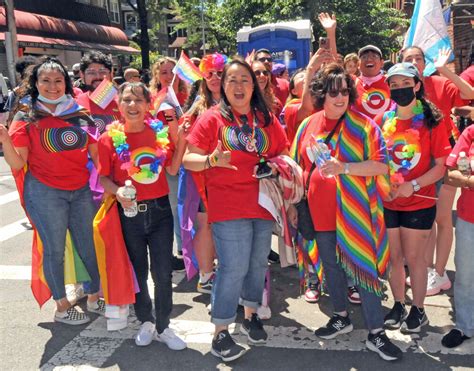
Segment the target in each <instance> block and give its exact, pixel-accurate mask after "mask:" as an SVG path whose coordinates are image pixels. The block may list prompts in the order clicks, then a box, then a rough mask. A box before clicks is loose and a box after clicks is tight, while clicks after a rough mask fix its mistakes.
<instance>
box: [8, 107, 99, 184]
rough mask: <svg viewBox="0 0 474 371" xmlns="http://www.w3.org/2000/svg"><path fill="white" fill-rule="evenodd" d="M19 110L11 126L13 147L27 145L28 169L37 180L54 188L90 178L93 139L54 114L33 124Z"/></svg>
mask: <svg viewBox="0 0 474 371" xmlns="http://www.w3.org/2000/svg"><path fill="white" fill-rule="evenodd" d="M23 115H24V114H23V113H19V114H18V115H17V116H16V117H15V119H14V120H13V122H12V124H11V126H10V130H9V132H10V136H11V138H12V142H13V145H14V146H15V147H26V148H28V170H29V171H31V174H32V175H33V176H34V177H35V178H37V179H38V180H39V181H40V182H42V183H44V184H46V185H48V186H50V187H53V188H57V189H63V190H68V191H72V190H77V189H80V188H82V187H84V186H85V185H86V184H87V183H88V181H89V170H87V161H88V157H87V156H88V152H87V147H88V146H89V144H91V143H95V142H96V141H95V139H93V138H92V137H90V136H89V135H87V133H86V132H85V131H84V130H83V129H81V128H79V127H75V126H73V125H71V124H69V123H67V122H65V121H63V120H61V119H59V118H57V117H53V116H47V117H44V118H41V119H39V120H38V121H36V122H35V123H31V124H27V123H26V122H25V121H23V119H22V116H23Z"/></svg>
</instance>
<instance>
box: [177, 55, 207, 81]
mask: <svg viewBox="0 0 474 371" xmlns="http://www.w3.org/2000/svg"><path fill="white" fill-rule="evenodd" d="M173 73H174V74H176V75H178V76H179V78H180V79H181V80H184V81H186V82H187V83H188V84H193V83H195V82H196V81H197V80H200V79H202V74H201V71H199V68H197V67H196V65H195V64H194V63H193V62H192V61H191V60H190V59H189V58H188V56H187V55H186V54H185V53H184V52H183V51H181V56H180V57H179V61H178V63H176V66H174V68H173Z"/></svg>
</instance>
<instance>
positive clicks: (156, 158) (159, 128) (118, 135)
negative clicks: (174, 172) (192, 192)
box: [107, 119, 169, 182]
mask: <svg viewBox="0 0 474 371" xmlns="http://www.w3.org/2000/svg"><path fill="white" fill-rule="evenodd" d="M146 123H147V124H148V126H149V127H150V128H151V129H152V130H153V131H154V132H155V141H156V148H154V149H153V150H154V151H155V152H154V153H153V154H152V158H153V161H152V162H151V163H150V164H149V165H148V166H141V167H140V166H139V164H138V162H137V160H139V158H137V159H132V155H131V153H130V146H129V144H128V143H127V135H126V134H125V130H124V125H123V124H121V123H119V122H118V121H115V122H113V123H112V124H110V125H109V126H107V134H108V135H109V137H111V138H112V143H113V145H114V148H115V152H116V153H117V155H118V158H119V160H120V161H121V162H122V165H121V166H120V168H121V169H123V170H127V173H128V175H129V176H131V177H133V179H135V180H136V181H138V182H140V180H145V179H152V178H154V177H155V174H158V173H159V171H160V170H161V165H162V164H163V163H164V162H165V160H166V151H167V148H168V144H169V139H168V127H167V126H166V127H163V122H161V121H160V120H156V119H149V120H147V121H146Z"/></svg>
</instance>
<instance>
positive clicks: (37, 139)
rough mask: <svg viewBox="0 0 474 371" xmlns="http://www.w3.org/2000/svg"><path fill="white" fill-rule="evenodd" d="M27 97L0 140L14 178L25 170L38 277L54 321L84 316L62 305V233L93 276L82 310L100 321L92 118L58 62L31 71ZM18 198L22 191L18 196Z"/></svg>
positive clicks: (74, 322) (71, 321) (77, 319)
mask: <svg viewBox="0 0 474 371" xmlns="http://www.w3.org/2000/svg"><path fill="white" fill-rule="evenodd" d="M27 93H28V94H29V97H30V99H31V100H30V106H29V110H28V111H27V112H19V113H18V114H17V115H16V116H15V118H14V120H13V123H12V125H11V128H10V133H9V135H8V133H7V132H6V131H5V129H4V128H3V127H2V128H1V129H0V141H1V142H3V151H4V155H5V159H6V161H7V163H8V164H9V165H10V166H11V167H12V169H13V170H14V171H16V172H17V173H20V174H21V170H22V169H23V168H24V167H25V165H27V166H28V171H27V173H26V175H25V178H24V188H23V190H21V189H20V193H22V196H23V198H24V203H25V210H26V212H27V213H28V217H29V218H30V220H31V222H32V224H33V226H34V227H35V228H36V230H37V233H38V234H39V237H40V238H41V241H42V243H43V272H44V277H45V279H46V283H47V285H48V287H49V289H50V290H51V292H52V296H53V299H54V300H55V301H56V312H55V315H54V320H55V321H57V322H63V323H66V324H70V325H79V324H83V323H86V322H88V321H89V317H88V316H87V315H86V314H84V313H83V312H81V311H79V310H77V309H76V307H74V306H72V305H71V303H69V302H68V300H67V298H66V292H65V288H64V250H65V240H66V231H67V230H69V232H70V234H71V237H72V241H73V242H74V246H75V248H76V250H77V252H78V254H79V256H80V258H81V260H82V262H83V263H84V265H85V267H86V269H87V272H88V273H89V275H90V277H91V282H90V285H88V286H87V288H85V291H86V293H87V294H88V300H87V309H88V310H89V311H90V312H96V313H100V314H103V311H104V308H105V306H104V302H103V300H101V299H99V289H100V282H99V272H98V268H97V261H96V255H95V248H94V241H93V232H92V221H93V219H94V215H95V206H94V204H93V202H92V195H91V192H90V189H89V183H88V181H89V171H88V169H87V161H88V155H90V156H91V158H92V159H93V160H94V161H96V159H97V144H96V142H95V140H94V139H93V138H92V137H91V136H89V135H88V134H87V129H88V126H89V125H90V126H94V123H93V121H92V119H90V117H89V116H87V115H86V114H84V112H83V110H81V107H80V106H78V105H77V103H76V102H75V101H74V98H73V97H72V95H73V88H72V84H71V80H70V79H69V76H68V73H67V70H66V69H65V67H64V66H63V65H62V64H61V62H60V61H59V60H58V59H56V58H45V59H43V60H42V61H41V62H39V63H38V64H37V65H36V66H35V67H34V68H33V70H32V72H31V75H30V77H29V83H28V88H27ZM22 191H23V192H22Z"/></svg>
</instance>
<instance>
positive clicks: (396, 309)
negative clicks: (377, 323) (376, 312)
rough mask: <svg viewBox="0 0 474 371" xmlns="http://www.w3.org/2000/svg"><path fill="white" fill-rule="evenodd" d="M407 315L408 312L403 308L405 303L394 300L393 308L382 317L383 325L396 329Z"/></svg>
mask: <svg viewBox="0 0 474 371" xmlns="http://www.w3.org/2000/svg"><path fill="white" fill-rule="evenodd" d="M407 316H408V312H407V310H406V308H405V304H402V303H400V302H399V301H396V302H395V305H394V306H393V308H392V309H391V310H390V312H388V314H387V315H386V316H385V318H384V325H385V327H386V328H388V329H391V330H396V329H398V328H400V326H401V325H402V323H403V321H405V319H406V318H407Z"/></svg>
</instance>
